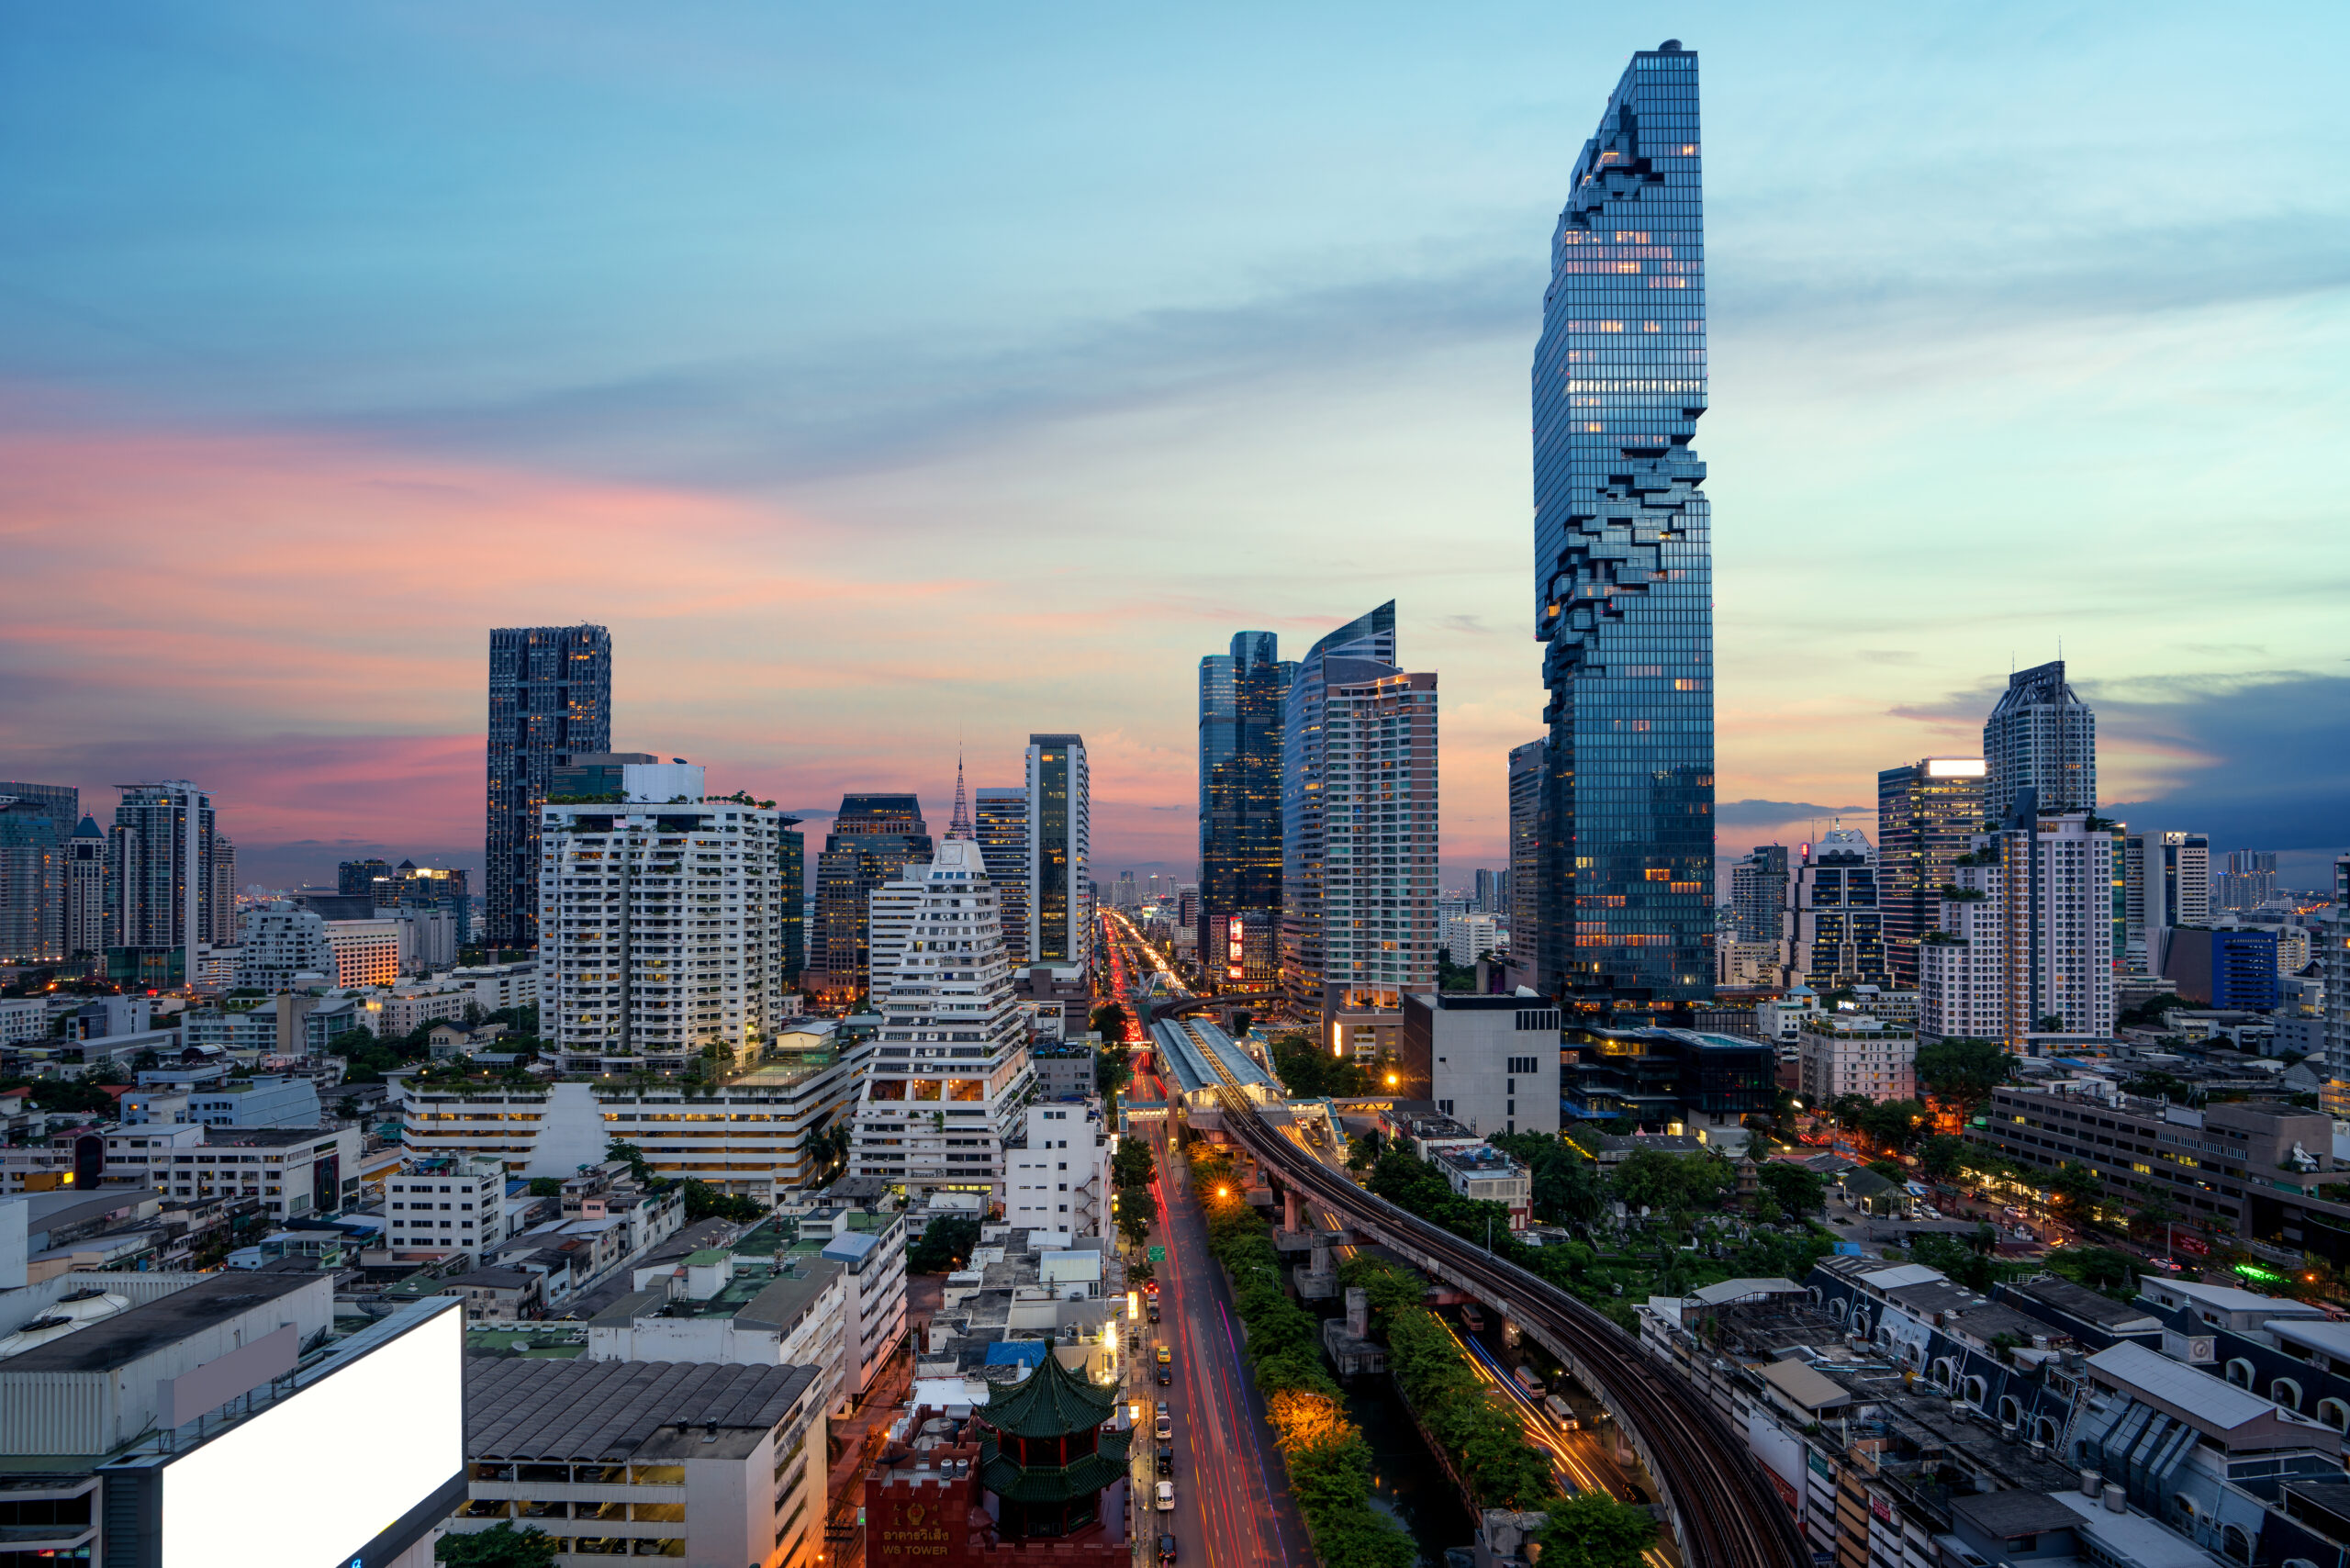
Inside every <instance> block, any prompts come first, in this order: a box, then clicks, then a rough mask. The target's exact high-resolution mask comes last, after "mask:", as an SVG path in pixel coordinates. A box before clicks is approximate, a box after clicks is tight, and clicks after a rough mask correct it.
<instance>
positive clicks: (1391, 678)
mask: <svg viewBox="0 0 2350 1568" xmlns="http://www.w3.org/2000/svg"><path fill="white" fill-rule="evenodd" d="M1284 730H1285V735H1284V746H1283V756H1282V765H1281V766H1282V773H1281V791H1282V812H1281V846H1282V869H1281V899H1282V921H1281V982H1282V989H1283V990H1284V991H1287V992H1289V994H1290V995H1291V996H1292V998H1293V999H1294V1000H1295V1002H1296V1003H1297V1004H1298V1005H1301V1006H1303V1007H1306V1008H1313V1009H1317V1010H1318V1011H1319V1012H1320V1014H1321V1015H1322V1019H1323V1023H1324V1027H1325V1033H1326V1036H1327V1038H1328V1043H1329V1045H1330V1047H1331V1048H1332V1049H1334V1050H1345V1051H1348V1053H1349V1054H1353V1055H1359V1056H1365V1057H1367V1056H1369V1055H1371V1054H1373V1053H1374V1052H1375V1051H1376V1050H1378V1049H1379V1048H1380V1047H1382V1046H1383V1045H1387V1044H1389V1043H1390V1039H1392V1036H1393V1030H1394V1028H1395V1026H1396V1025H1397V1024H1398V1023H1399V1022H1400V1019H1401V1016H1402V1011H1401V1010H1402V1007H1403V997H1404V992H1405V991H1433V990H1435V989H1436V973H1437V962H1436V960H1437V943H1438V937H1439V932H1438V922H1437V895H1438V889H1437V801H1438V795H1437V678H1436V677H1435V676H1434V675H1433V674H1410V673H1406V672H1405V671H1404V669H1402V668H1401V667H1399V666H1397V664H1396V662H1395V606H1394V604H1393V601H1392V600H1391V601H1390V602H1388V603H1386V604H1382V605H1381V606H1380V607H1379V608H1378V609H1377V610H1372V611H1371V613H1370V614H1368V615H1365V616H1363V617H1361V618H1360V619H1358V620H1356V621H1352V622H1348V624H1346V625H1344V626H1342V627H1339V628H1338V629H1337V631H1335V632H1332V633H1329V634H1328V635H1327V636H1326V637H1324V638H1323V639H1322V640H1321V641H1320V642H1317V643H1315V644H1314V646H1313V648H1312V649H1310V650H1309V651H1308V652H1307V654H1306V655H1305V657H1304V659H1302V660H1300V661H1299V662H1298V666H1297V673H1296V677H1295V678H1294V679H1293V680H1292V683H1291V686H1290V693H1289V706H1288V713H1287V718H1286V722H1285V724H1284ZM1382 1032H1383V1033H1384V1035H1385V1036H1388V1037H1389V1038H1382Z"/></svg>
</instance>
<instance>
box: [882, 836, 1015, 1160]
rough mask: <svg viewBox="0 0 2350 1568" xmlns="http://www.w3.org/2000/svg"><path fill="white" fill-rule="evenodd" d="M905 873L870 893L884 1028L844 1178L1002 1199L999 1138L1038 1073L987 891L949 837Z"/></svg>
mask: <svg viewBox="0 0 2350 1568" xmlns="http://www.w3.org/2000/svg"><path fill="white" fill-rule="evenodd" d="M904 871H905V875H904V876H902V877H901V878H893V879H891V881H890V884H889V886H888V890H887V892H886V894H881V893H877V898H876V902H877V904H878V905H882V906H885V907H886V909H887V911H888V914H887V916H886V919H887V924H889V926H890V930H891V932H892V935H893V938H894V939H893V940H891V941H890V943H889V945H888V958H889V961H888V963H887V964H884V963H882V962H881V961H880V959H881V956H882V953H881V949H879V948H878V947H877V949H876V955H875V957H876V964H875V968H874V971H873V1006H874V1009H875V1010H876V1011H877V1012H878V1013H880V1014H881V1015H882V1018H881V1032H880V1036H879V1041H878V1045H877V1046H876V1047H875V1049H874V1054H873V1061H872V1066H871V1068H870V1070H868V1071H867V1074H866V1077H865V1081H864V1085H863V1089H862V1092H861V1093H860V1095H859V1097H858V1100H857V1105H856V1135H855V1136H856V1143H855V1147H854V1148H853V1149H852V1151H851V1153H850V1156H849V1171H850V1174H852V1175H856V1176H866V1177H871V1178H874V1179H876V1180H878V1181H881V1182H887V1183H888V1184H889V1185H890V1187H891V1188H893V1189H895V1190H897V1191H899V1192H902V1193H906V1194H907V1195H909V1196H911V1197H916V1198H919V1197H921V1196H922V1195H923V1194H925V1193H934V1192H942V1191H944V1192H960V1193H979V1194H983V1195H991V1196H993V1197H996V1198H1002V1196H1003V1195H1004V1193H1003V1181H1004V1154H1003V1141H1004V1135H1005V1134H1006V1133H1007V1132H1009V1131H1011V1130H1012V1128H1013V1126H1015V1125H1016V1120H1017V1117H1018V1110H1019V1106H1020V1103H1021V1102H1022V1101H1023V1100H1024V1099H1025V1098H1027V1097H1028V1093H1029V1090H1030V1089H1031V1087H1032V1086H1033V1085H1034V1083H1035V1069H1034V1067H1032V1066H1031V1065H1030V1063H1029V1059H1028V1047H1027V1031H1026V1026H1025V1025H1024V1022H1023V1016H1022V1014H1021V1010H1020V1006H1019V1003H1018V1002H1017V1001H1016V1000H1015V999H1014V997H1013V989H1012V965H1011V962H1010V960H1009V958H1007V957H1006V955H1005V953H1004V950H1003V921H1002V912H1001V911H1000V910H999V909H998V908H997V906H996V890H995V886H994V884H993V882H992V881H991V880H990V879H989V877H988V873H987V862H986V859H985V857H984V855H983V854H982V852H981V850H980V847H979V845H978V844H976V843H974V842H972V841H971V840H969V839H962V838H950V839H947V840H946V842H944V843H943V844H940V845H939V846H937V850H936V853H935V854H934V856H932V857H930V858H929V859H928V861H927V863H926V864H925V863H923V862H922V861H919V860H918V861H915V862H912V863H911V864H909V865H908V866H906V867H905V868H904ZM900 932H902V935H898V933H900Z"/></svg>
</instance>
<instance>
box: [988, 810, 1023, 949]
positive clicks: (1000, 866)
mask: <svg viewBox="0 0 2350 1568" xmlns="http://www.w3.org/2000/svg"><path fill="white" fill-rule="evenodd" d="M976 827H977V831H978V833H979V858H980V860H981V861H982V862H983V863H984V864H985V865H986V867H987V868H988V880H989V881H990V882H992V883H994V884H995V890H996V894H997V899H996V918H997V919H998V920H999V921H1000V922H1001V923H1002V925H1003V956H1004V957H1005V958H1007V959H1009V960H1010V961H1011V964H1012V967H1013V969H1019V968H1020V967H1021V966H1022V965H1024V964H1025V963H1026V962H1027V961H1028V790H1027V787H1026V786H1025V785H1023V786H1022V787H1020V788H1019V789H1016V790H1006V789H1000V788H998V789H986V790H980V791H979V810H978V818H977V823H976Z"/></svg>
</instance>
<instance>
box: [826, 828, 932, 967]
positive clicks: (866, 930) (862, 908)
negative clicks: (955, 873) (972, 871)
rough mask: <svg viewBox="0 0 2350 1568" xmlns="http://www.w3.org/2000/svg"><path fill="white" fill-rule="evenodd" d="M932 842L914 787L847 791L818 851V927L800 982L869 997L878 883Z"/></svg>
mask: <svg viewBox="0 0 2350 1568" xmlns="http://www.w3.org/2000/svg"><path fill="white" fill-rule="evenodd" d="M932 848H933V846H932V844H931V838H930V828H929V825H928V824H927V823H924V822H923V818H922V802H921V801H918V800H916V799H915V798H914V797H913V796H912V795H843V796H842V797H841V809H840V814H839V815H837V816H835V817H834V819H833V831H832V832H831V833H829V834H826V835H825V836H824V848H823V852H822V854H820V855H818V856H817V857H816V929H815V930H814V931H813V932H811V933H810V935H809V953H808V960H809V964H808V969H806V970H805V971H804V972H803V973H802V975H801V977H800V986H801V989H803V990H806V991H814V992H815V993H816V994H817V996H818V998H819V999H820V1000H822V1001H823V1002H828V1003H839V1002H859V1001H862V1000H863V999H864V997H865V995H866V992H867V990H868V989H869V988H870V986H871V983H872V946H873V908H872V906H873V890H875V889H876V888H878V887H880V886H881V885H882V884H883V883H885V882H892V881H895V880H897V879H898V878H899V876H900V875H901V873H903V872H904V870H905V868H906V862H907V861H909V860H927V859H929V858H930V857H931V851H932Z"/></svg>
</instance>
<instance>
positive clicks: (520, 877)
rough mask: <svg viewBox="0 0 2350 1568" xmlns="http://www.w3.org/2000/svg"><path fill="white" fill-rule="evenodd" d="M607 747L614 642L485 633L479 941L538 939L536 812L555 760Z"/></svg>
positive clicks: (508, 629) (598, 634)
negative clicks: (485, 772)
mask: <svg viewBox="0 0 2350 1568" xmlns="http://www.w3.org/2000/svg"><path fill="white" fill-rule="evenodd" d="M611 746H612V634H611V633H610V632H609V631H607V630H606V629H605V628H603V627H601V626H589V625H580V626H503V627H499V628H498V629H496V630H494V631H492V632H491V633H490V634H489V791H488V797H489V821H488V827H487V833H486V834H485V839H484V843H483V846H482V857H483V862H484V875H483V879H482V905H483V914H484V916H485V924H486V930H487V940H488V941H490V942H492V943H495V944H498V945H501V946H512V947H530V946H536V945H537V943H538V935H539V812H540V808H542V807H543V806H544V805H545V804H546V801H547V795H548V794H549V792H550V791H549V790H548V785H549V783H550V782H551V781H552V778H553V775H554V767H555V759H556V758H557V757H558V756H563V755H564V754H565V753H568V752H604V751H610V749H611Z"/></svg>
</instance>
